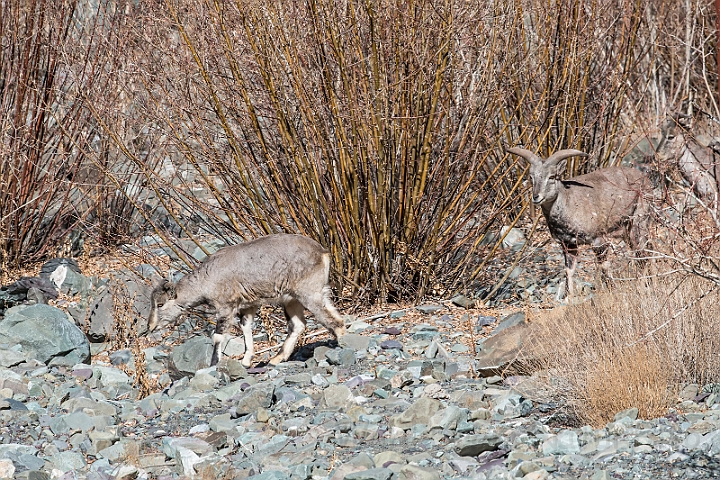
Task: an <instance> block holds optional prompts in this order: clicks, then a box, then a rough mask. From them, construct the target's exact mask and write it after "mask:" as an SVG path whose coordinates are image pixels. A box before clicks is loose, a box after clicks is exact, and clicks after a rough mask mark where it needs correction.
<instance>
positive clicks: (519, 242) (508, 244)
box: [500, 227, 526, 252]
mask: <svg viewBox="0 0 720 480" xmlns="http://www.w3.org/2000/svg"><path fill="white" fill-rule="evenodd" d="M503 236H504V237H505V238H503V241H502V247H503V248H509V249H511V250H512V251H513V252H516V251H518V250H520V249H521V248H522V247H523V245H525V242H526V240H525V234H524V233H523V231H522V230H520V229H519V228H515V227H512V228H510V227H502V228H501V229H500V238H502V237H503Z"/></svg>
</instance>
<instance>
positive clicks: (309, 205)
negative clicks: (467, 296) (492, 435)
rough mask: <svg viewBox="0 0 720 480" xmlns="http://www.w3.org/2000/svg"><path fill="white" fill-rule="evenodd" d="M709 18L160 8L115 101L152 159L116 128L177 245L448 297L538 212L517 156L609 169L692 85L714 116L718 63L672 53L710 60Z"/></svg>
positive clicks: (646, 10)
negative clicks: (207, 235)
mask: <svg viewBox="0 0 720 480" xmlns="http://www.w3.org/2000/svg"><path fill="white" fill-rule="evenodd" d="M707 4H708V2H707V1H705V2H690V3H687V2H684V3H681V2H678V1H672V0H668V1H665V2H660V3H658V2H649V1H648V2H630V1H626V0H598V1H595V2H591V4H586V3H584V2H577V1H558V2H554V3H552V4H551V5H548V4H547V3H546V2H537V1H536V0H524V1H521V2H514V3H512V2H510V3H508V2H504V1H502V2H501V1H493V2H470V3H467V2H454V1H451V0H447V1H445V2H440V3H438V2H427V1H412V2H409V3H408V2H405V3H403V4H398V3H396V2H388V1H386V0H373V1H369V2H354V1H347V2H334V1H325V0H319V1H311V2H299V1H273V0H263V1H258V0H253V1H245V0H241V1H238V2H235V3H227V2H189V1H184V0H177V1H176V0H167V1H165V2H160V1H158V2H157V3H154V4H153V3H148V4H144V5H143V8H142V9H137V10H136V11H133V12H132V15H131V17H132V18H133V19H134V20H133V23H132V24H128V26H129V27H130V28H129V30H128V31H127V32H126V33H125V35H126V37H127V38H132V40H131V41H129V42H130V43H129V44H128V47H129V48H128V49H127V52H126V54H127V59H126V62H127V64H128V65H132V68H131V69H128V68H122V69H121V68H118V69H117V70H116V71H114V72H113V73H114V74H115V77H116V79H117V82H118V83H117V85H116V89H115V90H113V91H118V92H120V91H123V92H124V94H123V96H124V98H126V99H134V100H133V101H132V102H131V103H129V104H128V109H131V110H132V111H133V112H135V113H136V115H133V116H132V117H131V118H137V119H139V120H138V122H140V123H142V125H143V128H141V129H139V128H135V130H137V131H142V132H143V135H144V136H147V138H149V139H150V141H147V142H146V143H147V144H148V145H150V146H151V148H149V149H146V150H144V151H141V150H139V149H137V148H135V147H134V145H133V144H132V142H129V141H128V140H127V139H126V138H125V135H124V134H123V132H118V127H117V125H116V124H115V123H112V122H106V123H105V125H104V128H105V129H106V134H107V135H109V137H110V138H112V139H113V141H114V142H116V145H117V148H118V150H119V151H121V152H122V153H123V154H124V155H127V157H128V158H129V159H130V160H132V162H133V163H134V164H135V165H136V170H137V171H138V172H141V173H142V175H143V176H145V178H146V180H148V181H151V182H152V184H153V185H154V188H155V190H156V192H157V193H158V194H159V196H160V197H161V200H162V202H163V209H164V210H166V211H167V212H168V214H169V215H170V216H171V217H174V223H177V224H178V225H180V226H181V228H182V227H185V228H186V231H185V232H184V234H185V235H188V236H190V237H194V236H195V234H196V233H197V231H195V230H192V229H190V228H189V227H188V226H189V225H190V223H192V222H189V220H190V219H194V220H195V221H196V222H199V224H200V225H202V228H203V230H209V231H211V232H212V233H213V234H215V235H218V236H221V237H224V238H226V239H228V240H230V241H234V240H237V239H238V238H248V237H254V236H258V235H261V234H266V233H272V232H278V231H294V232H300V233H304V234H307V235H310V236H313V237H315V238H317V239H319V240H320V241H321V242H323V243H324V244H325V245H326V246H328V247H329V248H330V249H331V251H332V253H333V256H334V259H335V262H334V263H335V265H336V266H337V269H338V272H337V273H338V274H339V279H341V280H342V281H343V283H344V284H345V285H347V286H351V287H353V288H355V290H356V292H358V293H361V294H363V293H364V294H365V295H367V296H369V297H371V298H380V299H385V298H387V297H388V295H395V296H398V295H400V296H402V295H408V294H410V295H423V294H424V293H426V292H433V291H434V292H436V293H443V292H447V291H448V290H452V289H458V288H461V287H463V285H467V284H468V283H470V282H471V281H472V280H473V279H476V278H480V275H481V272H483V271H484V265H485V259H487V258H490V257H492V254H493V252H494V251H495V249H496V245H497V244H496V243H493V242H489V243H488V242H484V241H483V240H484V238H485V237H486V235H487V234H488V233H490V232H495V231H497V230H499V227H500V226H501V225H503V224H511V225H512V224H515V223H517V222H518V221H520V219H521V218H523V216H524V214H525V212H526V210H527V202H526V200H525V189H524V184H523V183H522V180H523V174H524V170H523V168H522V167H521V166H519V165H518V164H517V163H515V160H514V159H509V158H508V157H507V156H505V155H504V154H503V153H502V152H503V150H502V147H503V146H504V145H505V144H513V143H515V142H518V141H520V142H522V143H524V144H526V145H527V146H529V147H531V148H535V146H540V147H541V148H542V150H543V152H544V153H547V151H551V150H556V149H558V148H563V147H573V148H579V149H582V150H585V151H591V152H593V153H594V155H593V157H592V158H591V160H589V161H588V162H586V163H571V164H570V165H569V167H568V168H569V169H570V170H571V171H575V172H578V171H583V170H587V169H588V168H594V167H596V166H598V165H604V164H607V163H608V162H617V161H618V158H620V157H622V156H623V155H624V153H625V152H626V150H627V149H628V148H630V147H631V146H632V144H631V143H630V142H621V139H626V138H634V137H632V136H630V135H629V134H630V133H632V131H633V130H634V129H635V128H636V127H637V125H640V126H642V125H645V124H646V123H645V118H644V117H646V116H648V115H647V113H648V112H649V111H653V112H659V111H660V110H661V109H662V108H664V106H665V105H666V104H668V103H669V102H670V101H672V100H675V99H676V98H675V97H678V96H681V94H679V93H677V92H679V91H680V89H681V88H680V86H682V88H684V89H685V90H688V89H690V90H692V91H694V92H695V93H694V98H695V99H696V100H697V101H699V102H704V104H705V103H707V104H709V101H708V102H705V100H707V99H708V98H710V97H711V96H712V92H711V91H710V90H709V87H708V88H706V87H705V86H704V85H705V83H704V79H705V78H710V80H712V75H710V74H708V71H707V69H704V65H705V60H706V58H705V57H704V56H703V57H701V58H700V59H699V60H698V61H696V57H695V56H693V55H695V54H693V55H691V56H690V57H687V58H685V57H682V55H683V54H684V52H685V50H682V52H680V53H677V51H676V49H673V47H675V46H676V43H677V40H676V39H678V38H684V39H686V41H688V42H689V44H690V45H693V46H695V45H700V46H701V47H702V49H703V50H702V51H705V49H706V45H707V38H708V37H707V29H706V27H707V21H706V20H705V18H704V17H703V12H704V10H703V9H706V8H707ZM687 5H689V6H690V7H691V11H690V12H686V6H687ZM684 13H689V15H688V16H684ZM683 18H690V24H689V25H688V24H687V22H684V21H681V19H683ZM698 26H700V27H701V28H698ZM684 29H685V30H686V31H687V32H688V33H687V35H686V34H684V33H683V32H684V31H685V30H684ZM673 42H675V44H673ZM693 51H696V50H693ZM678 55H680V57H679V58H676V57H677V56H678ZM685 60H687V61H685ZM676 63H677V64H682V65H684V66H685V68H684V69H683V70H682V72H679V71H675V70H674V69H673V68H670V65H674V64H676ZM710 84H713V83H712V82H711V83H709V84H708V85H710ZM669 97H672V98H671V100H668V98H669ZM116 111H117V110H113V106H112V105H106V106H105V107H104V109H103V108H97V110H96V115H98V116H99V117H100V118H104V117H105V116H109V117H112V114H113V112H116ZM657 115H659V113H655V117H656V116H657ZM655 117H653V118H651V119H649V123H650V124H654V123H652V122H654V120H656V118H655ZM638 120H643V121H642V122H638ZM122 128H123V129H126V128H127V126H126V124H125V123H123V127H122ZM158 159H162V161H163V162H165V163H164V165H165V166H164V167H163V168H162V169H158V168H155V166H157V165H159V163H158ZM148 162H150V163H151V164H152V165H153V166H149V163H148ZM153 162H154V163H153Z"/></svg>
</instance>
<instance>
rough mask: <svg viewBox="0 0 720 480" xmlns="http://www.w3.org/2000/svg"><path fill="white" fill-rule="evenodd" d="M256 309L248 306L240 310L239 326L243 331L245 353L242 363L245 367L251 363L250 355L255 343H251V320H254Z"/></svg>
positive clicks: (252, 353)
mask: <svg viewBox="0 0 720 480" xmlns="http://www.w3.org/2000/svg"><path fill="white" fill-rule="evenodd" d="M256 311H257V309H255V308H248V309H246V310H242V311H241V312H240V317H241V319H242V321H241V323H240V328H241V329H242V332H243V338H244V339H245V355H244V356H243V359H242V365H243V367H245V368H249V367H250V365H252V357H253V355H254V354H255V345H254V344H253V321H254V320H255V312H256Z"/></svg>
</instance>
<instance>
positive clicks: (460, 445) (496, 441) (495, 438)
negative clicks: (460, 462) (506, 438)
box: [455, 433, 503, 457]
mask: <svg viewBox="0 0 720 480" xmlns="http://www.w3.org/2000/svg"><path fill="white" fill-rule="evenodd" d="M502 442H503V439H502V437H500V436H499V435H495V434H492V433H488V434H479V435H465V436H464V437H462V438H460V439H459V440H458V441H457V442H455V453H457V454H458V455H460V456H463V457H476V456H478V455H480V454H481V453H482V452H489V451H492V450H497V449H498V448H499V447H500V444H501V443H502Z"/></svg>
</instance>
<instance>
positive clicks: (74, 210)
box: [0, 0, 124, 265]
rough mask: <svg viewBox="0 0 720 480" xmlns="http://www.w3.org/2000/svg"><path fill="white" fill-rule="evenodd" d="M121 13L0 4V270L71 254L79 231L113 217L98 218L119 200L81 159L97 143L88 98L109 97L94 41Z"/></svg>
mask: <svg viewBox="0 0 720 480" xmlns="http://www.w3.org/2000/svg"><path fill="white" fill-rule="evenodd" d="M117 8H118V4H117V3H116V2H110V1H101V2H96V3H92V4H91V3H90V2H83V1H79V0H62V1H53V2H49V1H46V0H30V1H20V2H18V1H9V2H2V3H0V263H3V262H8V263H11V264H14V265H19V264H20V263H22V262H24V261H29V260H35V259H38V258H40V257H42V256H44V255H46V254H48V253H58V252H56V251H55V249H56V248H58V247H61V246H63V244H65V243H68V242H74V243H75V245H73V247H75V249H76V250H77V249H78V248H79V243H81V235H79V232H80V230H79V228H82V229H86V228H87V227H88V225H90V223H89V222H92V224H93V225H98V222H97V221H94V220H93V217H94V219H95V220H97V219H98V218H103V219H104V220H105V221H108V219H111V218H113V217H112V214H115V213H116V212H115V211H113V212H112V214H110V215H108V213H110V212H108V211H107V209H106V210H105V211H104V214H103V215H98V214H97V212H96V211H95V207H96V206H97V205H103V204H107V205H110V206H113V203H112V202H113V201H114V200H113V198H114V197H116V196H115V195H110V194H109V193H108V192H107V191H106V190H105V182H104V177H103V175H102V172H101V171H100V170H98V168H97V167H96V166H95V163H94V160H96V159H95V158H89V157H88V156H87V155H85V151H86V149H87V146H88V145H90V144H92V143H93V142H95V140H96V136H97V128H96V122H95V120H94V119H93V116H92V115H91V112H89V111H88V110H87V109H86V108H85V107H86V106H87V102H86V101H85V100H86V99H87V98H88V97H91V96H93V93H97V96H96V97H94V100H96V101H98V99H99V98H100V97H101V96H104V95H105V93H107V92H106V87H107V85H108V80H109V78H108V76H107V75H105V70H104V68H103V65H104V62H105V60H106V58H107V57H106V54H107V53H108V50H107V47H112V46H111V45H107V44H102V43H100V42H98V41H97V40H98V37H100V36H101V35H102V34H103V33H104V32H109V31H112V30H113V29H115V28H116V25H115V24H114V20H115V19H116V18H117V16H116V15H115V14H116V13H117ZM111 50H112V51H113V52H114V53H119V52H117V51H116V50H115V49H111ZM122 200H124V197H123V198H122V199H121V201H122ZM73 231H75V233H74V234H73V235H72V236H71V235H70V234H71V232H73ZM80 251H81V250H80Z"/></svg>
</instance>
